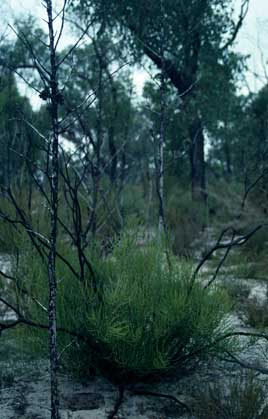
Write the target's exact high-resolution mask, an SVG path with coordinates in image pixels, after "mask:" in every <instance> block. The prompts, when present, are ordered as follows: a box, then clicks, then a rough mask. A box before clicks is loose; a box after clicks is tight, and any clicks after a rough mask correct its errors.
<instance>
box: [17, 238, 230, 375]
mask: <svg viewBox="0 0 268 419" xmlns="http://www.w3.org/2000/svg"><path fill="white" fill-rule="evenodd" d="M32 252H33V250H32V249H31V250H30V251H29V252H28V253H25V255H24V257H23V258H21V261H20V267H19V269H20V272H21V273H23V278H27V280H26V279H25V282H24V283H23V286H24V287H27V289H28V290H29V292H30V293H31V295H34V296H36V298H37V299H38V302H39V303H40V304H41V305H43V306H45V307H47V304H48V285H47V271H46V267H45V266H44V265H42V263H40V260H38V259H37V256H36V255H35V257H33V253H32ZM88 253H89V257H90V260H91V263H92V266H93V267H94V272H95V276H96V278H97V280H98V283H99V294H100V295H101V300H100V299H99V298H97V295H96V293H95V292H94V290H93V287H92V278H91V275H90V272H86V277H85V280H84V281H79V280H78V279H77V278H76V277H75V276H74V275H73V274H71V272H70V270H69V269H68V268H67V267H66V265H64V264H63V263H62V262H60V261H58V264H57V276H58V326H59V327H62V328H65V329H68V330H71V331H73V332H75V333H78V334H80V335H82V336H83V337H84V340H81V339H77V338H75V337H73V336H70V335H68V334H66V333H60V334H59V345H60V350H59V352H60V354H61V356H60V357H61V362H62V365H66V366H68V368H69V369H71V370H72V372H74V373H75V374H76V375H80V376H85V375H87V374H91V373H92V372H93V371H96V370H99V371H101V373H103V374H105V375H108V376H109V377H110V378H112V379H114V380H140V379H145V378H149V377H157V376H159V375H160V376H162V375H163V374H167V373H174V372H175V371H176V372H180V373H181V374H183V373H185V372H186V371H188V370H191V369H194V368H196V366H197V365H198V364H199V363H200V362H201V361H202V360H203V359H205V358H206V357H207V356H209V355H217V354H218V353H222V351H224V350H225V349H226V346H228V349H230V347H229V345H231V343H230V342H229V341H228V342H226V341H224V340H222V336H223V335H224V334H225V333H226V332H227V330H226V327H224V318H225V316H226V314H227V313H228V311H229V309H230V305H229V302H228V298H227V297H226V293H224V292H223V291H222V290H217V289H210V290H205V289H204V288H203V287H202V285H201V284H200V282H199V281H195V282H193V281H192V273H193V267H192V264H191V262H189V261H187V260H185V259H177V258H175V257H174V256H172V255H171V254H169V256H168V257H167V252H166V249H165V247H164V246H160V245H159V244H157V243H152V242H151V243H147V244H146V245H144V246H142V247H141V246H139V245H137V241H136V238H135V237H133V236H125V237H123V238H121V239H120V240H119V241H118V242H116V243H114V245H113V246H112V249H111V252H110V254H109V255H108V256H107V255H106V256H102V255H101V252H100V250H99V249H98V247H97V246H96V247H95V248H94V249H93V248H91V249H89V251H88ZM65 257H67V258H68V261H69V262H70V263H71V264H72V266H73V267H74V269H77V268H78V261H77V258H76V255H75V254H74V252H73V251H71V250H70V251H69V253H68V254H65ZM21 276H22V275H21ZM20 298H21V304H22V305H23V306H24V312H25V314H27V316H28V317H30V318H31V319H34V320H35V321H38V322H46V321H47V320H46V317H47V313H46V312H45V311H44V310H42V308H41V305H40V304H34V303H33V302H32V301H31V300H30V299H29V298H25V297H23V296H20ZM21 333H22V335H23V339H24V340H25V336H26V337H27V338H28V339H27V340H30V341H31V343H32V345H33V348H34V350H35V351H37V350H42V349H44V352H45V351H46V348H47V332H44V331H43V332H41V331H38V330H34V329H29V328H25V327H24V328H22V329H21ZM90 341H91V342H92V341H94V343H95V345H96V347H97V349H96V348H95V350H94V349H92V346H91V345H90V344H89V342H90Z"/></svg>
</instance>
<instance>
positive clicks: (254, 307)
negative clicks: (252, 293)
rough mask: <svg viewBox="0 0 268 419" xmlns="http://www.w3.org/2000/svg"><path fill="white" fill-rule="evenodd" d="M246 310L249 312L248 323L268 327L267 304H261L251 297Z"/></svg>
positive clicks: (253, 325)
mask: <svg viewBox="0 0 268 419" xmlns="http://www.w3.org/2000/svg"><path fill="white" fill-rule="evenodd" d="M245 312H246V314H247V318H248V324H249V325H250V326H251V327H256V328H267V327H268V309H267V305H266V304H260V303H258V302H257V301H256V300H254V299H251V300H250V301H248V303H247V304H246V307H245Z"/></svg>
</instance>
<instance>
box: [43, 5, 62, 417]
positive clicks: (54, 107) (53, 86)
mask: <svg viewBox="0 0 268 419" xmlns="http://www.w3.org/2000/svg"><path fill="white" fill-rule="evenodd" d="M46 8H47V16H48V29H49V41H50V42H49V48H50V80H49V88H50V117H51V123H52V138H51V151H52V157H51V207H50V210H51V213H50V251H49V257H48V276H49V313H48V317H49V354H50V380H51V419H59V417H60V416H59V392H58V377H57V373H58V353H57V320H56V317H57V279H56V251H57V218H58V180H59V161H58V152H59V145H58V140H59V122H58V96H59V92H58V82H57V65H56V51H55V35H54V28H53V17H52V1H51V0H46Z"/></svg>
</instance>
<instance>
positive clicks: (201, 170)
mask: <svg viewBox="0 0 268 419" xmlns="http://www.w3.org/2000/svg"><path fill="white" fill-rule="evenodd" d="M189 134H190V139H191V145H190V162H191V183H192V198H193V201H196V202H202V203H206V200H207V192H206V173H205V167H206V166H205V156H204V132H203V127H202V122H201V120H200V118H198V117H197V118H196V119H195V120H194V122H193V123H192V124H191V125H190V128H189Z"/></svg>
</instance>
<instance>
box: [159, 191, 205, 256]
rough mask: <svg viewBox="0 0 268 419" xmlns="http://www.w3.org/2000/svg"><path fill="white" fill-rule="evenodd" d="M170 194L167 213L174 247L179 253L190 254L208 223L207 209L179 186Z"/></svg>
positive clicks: (174, 250)
mask: <svg viewBox="0 0 268 419" xmlns="http://www.w3.org/2000/svg"><path fill="white" fill-rule="evenodd" d="M169 195H170V197H169V199H168V200H167V205H166V213H165V215H166V222H167V226H168V229H169V232H170V239H171V242H172V249H173V252H174V253H175V254H177V255H181V256H189V255H191V252H192V251H193V247H192V245H193V241H194V239H196V238H197V236H198V233H200V231H201V230H202V227H203V226H204V225H205V224H206V209H205V208H201V207H200V204H199V205H197V204H195V203H193V202H192V198H191V195H190V193H186V192H183V191H182V190H179V189H178V188H176V189H175V188H173V190H172V191H170V194H169Z"/></svg>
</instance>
